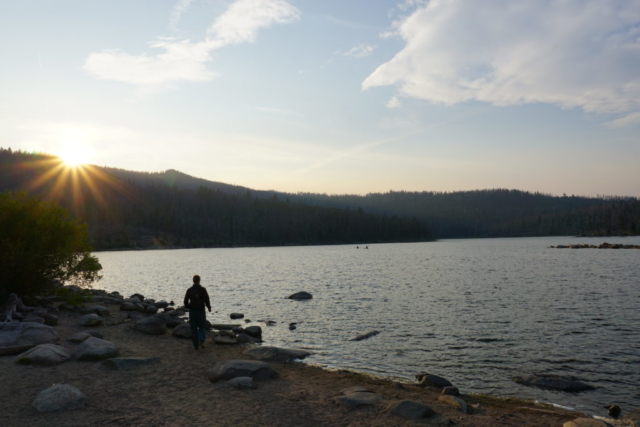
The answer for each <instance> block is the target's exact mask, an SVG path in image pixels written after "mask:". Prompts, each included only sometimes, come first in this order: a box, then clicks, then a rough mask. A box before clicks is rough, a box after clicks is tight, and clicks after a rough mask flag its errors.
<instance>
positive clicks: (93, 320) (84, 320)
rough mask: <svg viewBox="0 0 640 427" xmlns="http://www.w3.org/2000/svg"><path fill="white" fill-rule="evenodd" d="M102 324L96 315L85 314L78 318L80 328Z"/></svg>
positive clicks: (100, 318)
mask: <svg viewBox="0 0 640 427" xmlns="http://www.w3.org/2000/svg"><path fill="white" fill-rule="evenodd" d="M101 324H102V317H100V316H98V315H97V314H93V313H91V314H85V315H84V316H82V317H81V318H80V325H82V326H98V325H101Z"/></svg>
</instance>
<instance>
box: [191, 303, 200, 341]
mask: <svg viewBox="0 0 640 427" xmlns="http://www.w3.org/2000/svg"><path fill="white" fill-rule="evenodd" d="M189 326H190V327H191V342H192V343H193V348H195V349H196V350H197V349H198V348H199V347H200V341H199V340H198V315H197V313H196V311H194V310H189Z"/></svg>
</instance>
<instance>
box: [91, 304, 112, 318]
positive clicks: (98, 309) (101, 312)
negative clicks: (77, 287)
mask: <svg viewBox="0 0 640 427" xmlns="http://www.w3.org/2000/svg"><path fill="white" fill-rule="evenodd" d="M87 313H94V314H97V315H98V316H100V317H107V316H108V315H109V309H108V308H107V307H105V306H102V305H92V306H91V307H89V308H88V309H87Z"/></svg>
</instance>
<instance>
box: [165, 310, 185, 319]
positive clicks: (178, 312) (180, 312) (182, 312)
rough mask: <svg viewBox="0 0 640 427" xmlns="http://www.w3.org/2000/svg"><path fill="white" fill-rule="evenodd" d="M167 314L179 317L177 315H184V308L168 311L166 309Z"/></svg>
mask: <svg viewBox="0 0 640 427" xmlns="http://www.w3.org/2000/svg"><path fill="white" fill-rule="evenodd" d="M167 314H168V315H169V316H172V317H179V316H184V314H185V311H184V310H170V311H167Z"/></svg>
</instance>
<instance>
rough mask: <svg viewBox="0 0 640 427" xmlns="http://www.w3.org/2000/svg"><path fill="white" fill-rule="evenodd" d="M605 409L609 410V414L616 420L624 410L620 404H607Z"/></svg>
mask: <svg viewBox="0 0 640 427" xmlns="http://www.w3.org/2000/svg"><path fill="white" fill-rule="evenodd" d="M604 409H606V410H607V413H608V414H609V416H610V417H611V418H613V419H614V420H617V419H618V417H619V416H620V413H621V412H622V409H620V407H619V406H618V405H609V406H605V407H604Z"/></svg>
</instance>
